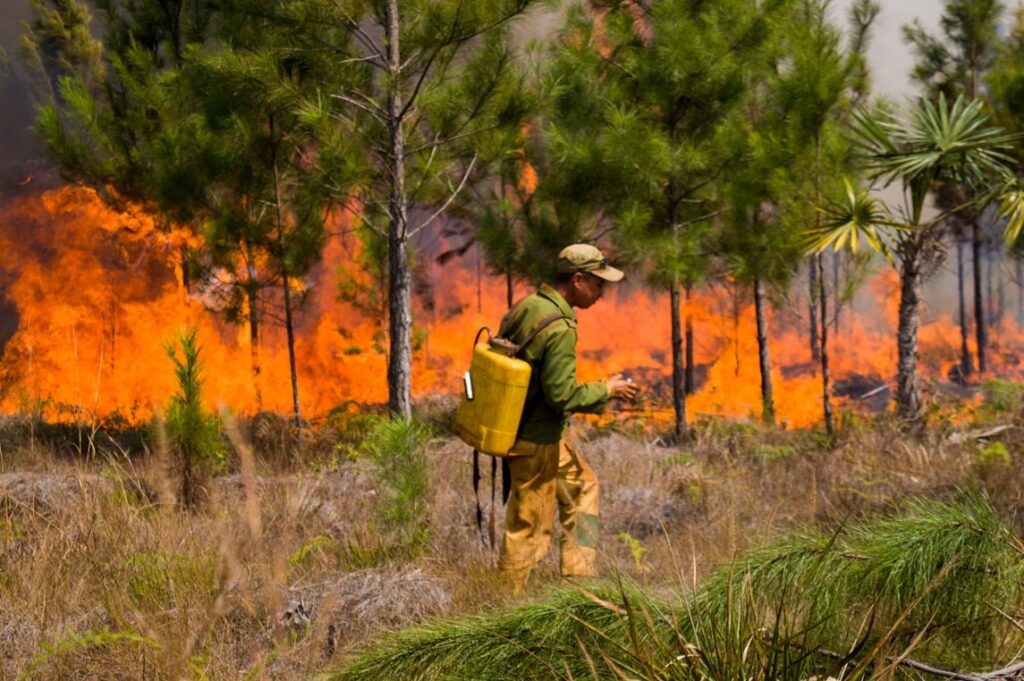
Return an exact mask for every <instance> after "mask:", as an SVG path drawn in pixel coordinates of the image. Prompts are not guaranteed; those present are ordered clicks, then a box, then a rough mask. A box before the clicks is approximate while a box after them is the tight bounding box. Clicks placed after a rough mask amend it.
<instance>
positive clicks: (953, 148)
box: [810, 94, 1024, 427]
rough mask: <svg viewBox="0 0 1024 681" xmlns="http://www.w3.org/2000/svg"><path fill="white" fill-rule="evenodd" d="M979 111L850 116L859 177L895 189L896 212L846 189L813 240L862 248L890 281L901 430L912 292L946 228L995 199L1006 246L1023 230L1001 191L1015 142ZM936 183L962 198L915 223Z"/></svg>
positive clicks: (959, 103) (1020, 216) (914, 422)
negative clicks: (949, 185)
mask: <svg viewBox="0 0 1024 681" xmlns="http://www.w3.org/2000/svg"><path fill="white" fill-rule="evenodd" d="M987 121H988V114H987V113H986V112H985V111H983V109H982V102H981V101H980V100H977V99H973V100H968V99H966V98H964V97H962V96H960V97H957V99H956V101H954V102H953V103H952V105H950V104H949V103H948V102H947V101H946V98H945V96H944V95H942V94H940V95H939V98H938V101H937V102H932V101H928V100H918V101H917V102H915V103H914V104H912V105H910V106H909V107H908V108H907V109H906V110H904V111H892V110H881V111H879V112H877V113H875V114H873V115H872V114H868V113H865V112H863V111H861V112H858V113H857V114H856V115H855V116H854V124H853V133H854V139H855V147H856V150H857V152H858V155H859V156H860V157H861V159H862V160H863V162H864V166H865V170H866V172H867V177H868V178H869V179H870V180H871V182H872V184H873V185H874V186H875V187H877V188H882V187H887V186H889V185H891V184H892V183H894V182H897V181H898V182H899V183H900V186H901V188H902V191H903V204H902V205H901V206H898V207H897V209H896V210H893V208H892V207H891V206H889V205H887V204H886V203H884V202H883V201H881V200H879V199H877V198H874V197H872V196H871V195H870V194H868V193H864V192H858V191H856V190H854V189H853V187H852V186H850V185H847V192H846V196H845V197H844V198H843V199H842V200H841V201H836V202H833V203H832V204H831V205H830V206H829V207H828V208H826V209H825V212H826V214H827V220H826V221H825V222H824V224H823V226H822V227H821V228H820V229H818V230H815V231H814V232H813V234H812V239H811V241H810V250H811V251H812V252H819V253H820V252H821V251H824V250H825V249H827V248H829V247H831V248H833V249H834V250H837V251H838V250H840V249H843V248H849V249H850V250H854V251H855V250H858V248H859V247H860V244H861V243H862V242H867V244H868V245H869V246H871V247H872V248H874V249H875V250H877V251H879V252H881V253H882V254H883V255H885V256H886V259H887V260H888V261H889V263H890V264H891V265H892V266H893V267H894V268H896V270H897V272H898V273H899V277H900V302H899V328H898V339H897V343H898V357H899V366H898V370H897V378H896V404H897V414H898V415H899V417H900V418H901V419H902V420H903V421H904V422H905V423H906V424H908V425H910V426H915V427H916V426H920V425H921V424H922V423H923V410H922V405H921V391H920V387H919V385H918V378H917V330H918V327H919V325H920V311H919V302H920V297H921V284H922V282H923V280H924V277H925V276H927V275H928V274H929V273H930V272H931V271H933V270H934V268H935V267H936V266H937V265H938V264H939V262H940V261H941V259H942V256H943V249H942V246H941V244H942V239H943V236H944V232H945V229H946V224H947V218H948V217H950V216H951V215H953V214H956V213H961V212H963V211H966V210H969V209H972V208H977V207H980V206H984V205H986V204H988V203H991V202H992V201H994V200H995V199H997V198H1002V201H1003V213H1004V214H1005V215H1008V216H1009V217H1010V223H1009V224H1008V225H1007V237H1008V238H1009V236H1010V233H1011V232H1013V234H1014V235H1015V234H1016V233H1017V232H1019V231H1020V225H1021V222H1024V194H1022V193H1021V192H1013V191H1009V188H1010V186H1011V185H1010V183H1011V182H1012V181H1013V180H1012V178H1013V173H1012V171H1011V167H1012V164H1013V159H1012V158H1011V156H1010V155H1009V151H1010V149H1011V145H1012V143H1013V142H1015V141H1016V140H1017V139H1018V136H1016V135H1009V134H1006V133H1004V132H1003V130H1002V129H1001V128H998V127H994V126H989V125H987ZM943 182H954V183H957V184H959V185H960V186H967V187H970V188H971V189H972V191H970V192H965V196H968V197H970V198H968V199H965V200H964V202H963V203H961V204H960V205H957V206H955V207H952V208H949V209H948V210H944V211H942V212H939V213H937V214H935V215H930V216H927V217H926V215H925V202H926V199H927V197H928V195H929V194H930V193H931V192H932V191H933V190H934V189H936V188H937V187H938V186H939V185H940V184H941V183H943Z"/></svg>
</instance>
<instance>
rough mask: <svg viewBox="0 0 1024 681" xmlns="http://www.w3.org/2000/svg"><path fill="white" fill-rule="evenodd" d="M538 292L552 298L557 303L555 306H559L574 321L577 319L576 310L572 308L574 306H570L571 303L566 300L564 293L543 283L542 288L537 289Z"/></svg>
mask: <svg viewBox="0 0 1024 681" xmlns="http://www.w3.org/2000/svg"><path fill="white" fill-rule="evenodd" d="M537 294H538V295H540V296H543V297H544V298H547V299H548V300H550V301H551V302H552V303H554V304H555V307H557V308H558V310H559V312H561V313H562V314H564V315H565V316H566V317H568V318H569V319H571V320H572V321H576V312H575V311H574V310H573V309H572V306H570V305H569V303H567V302H565V298H563V297H562V294H561V293H559V292H558V291H556V290H555V289H554V288H552V287H551V286H549V285H548V284H541V285H540V288H539V289H537Z"/></svg>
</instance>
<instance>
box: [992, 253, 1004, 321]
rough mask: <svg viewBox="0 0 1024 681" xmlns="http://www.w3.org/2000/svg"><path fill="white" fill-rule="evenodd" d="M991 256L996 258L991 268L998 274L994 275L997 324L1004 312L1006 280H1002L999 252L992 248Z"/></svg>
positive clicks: (1001, 319)
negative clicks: (994, 264)
mask: <svg viewBox="0 0 1024 681" xmlns="http://www.w3.org/2000/svg"><path fill="white" fill-rule="evenodd" d="M992 258H993V259H994V260H996V261H997V262H996V266H995V267H994V268H993V269H995V271H996V272H999V273H1000V275H999V276H997V277H996V299H997V304H996V317H995V324H996V326H999V325H1000V324H1002V323H1003V316H1004V315H1005V314H1006V282H1004V281H1003V277H1002V271H1003V263H1002V258H1001V257H1000V254H999V253H997V252H996V251H995V249H993V252H992Z"/></svg>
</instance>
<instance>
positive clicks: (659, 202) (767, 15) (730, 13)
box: [542, 0, 787, 439]
mask: <svg viewBox="0 0 1024 681" xmlns="http://www.w3.org/2000/svg"><path fill="white" fill-rule="evenodd" d="M786 4H787V2H785V1H783V0H773V1H771V2H766V3H758V4H752V3H748V2H740V1H738V0H716V1H714V2H697V1H685V2H671V3H653V4H651V5H647V4H644V3H638V2H626V3H618V2H593V3H591V6H590V7H589V8H573V9H571V10H570V11H569V12H567V15H566V21H565V24H564V27H563V29H562V31H561V33H560V37H559V42H558V44H557V47H556V49H555V52H554V54H553V56H552V65H551V67H550V71H549V73H548V78H549V80H550V82H551V83H553V84H554V86H555V87H554V88H553V89H552V90H551V92H552V94H551V99H552V101H553V103H554V112H555V113H554V114H553V115H552V116H551V117H550V118H549V119H548V121H547V123H546V126H545V130H544V149H545V153H546V154H548V155H549V156H550V157H551V158H552V159H553V162H552V163H551V170H550V172H549V176H550V177H549V181H548V185H547V189H548V190H549V191H550V195H551V196H553V197H557V201H556V203H557V206H558V208H557V214H558V215H559V218H560V220H559V222H560V224H577V225H581V228H580V229H581V231H583V232H584V233H590V234H601V233H603V232H610V233H611V236H612V238H613V240H614V242H615V243H616V244H617V245H618V247H619V250H620V251H621V252H622V253H623V254H624V256H625V257H626V258H627V259H628V260H629V261H631V263H632V264H634V265H635V267H636V268H637V269H639V270H640V271H645V272H646V273H647V278H648V281H649V283H650V284H652V285H653V286H655V287H657V288H659V289H661V290H665V291H667V292H668V293H669V305H670V314H671V333H672V337H671V341H670V343H671V347H672V402H673V408H674V411H675V417H676V418H675V436H676V437H677V438H679V439H682V438H685V437H686V436H687V434H688V433H687V418H686V401H685V395H686V376H687V371H689V372H692V369H693V367H692V330H691V331H690V333H689V334H688V335H689V342H687V347H686V348H685V350H684V348H683V339H684V337H685V336H684V326H686V323H685V322H684V321H683V319H682V315H681V307H682V294H683V291H684V290H690V289H692V287H694V286H696V285H699V283H700V282H701V281H702V280H703V279H704V278H705V277H706V276H707V275H708V272H709V269H708V267H709V261H710V260H711V259H710V258H709V257H708V254H709V252H710V250H711V242H712V238H711V235H712V232H713V229H712V228H713V220H714V217H715V216H716V215H717V214H718V212H719V211H720V206H719V203H718V198H719V197H718V196H717V193H716V192H715V191H714V188H715V186H716V183H719V182H720V181H721V178H722V177H723V176H724V175H726V174H728V172H729V169H730V168H731V166H730V163H731V162H732V161H734V160H735V159H734V158H733V157H731V156H730V155H729V154H728V153H727V152H726V151H725V150H724V148H723V147H722V146H721V144H720V135H721V132H722V125H723V122H724V121H726V120H727V119H728V117H729V116H730V114H731V113H732V112H733V111H734V110H735V108H736V107H737V106H738V105H740V103H741V102H742V101H743V99H744V96H745V92H746V88H747V82H746V81H745V77H744V70H745V69H746V68H747V64H748V63H749V61H750V60H752V59H754V58H755V55H757V54H758V53H759V51H760V50H761V49H762V48H763V45H764V44H765V42H766V40H767V39H768V36H769V34H770V31H771V27H772V24H771V19H772V17H774V16H775V15H776V14H778V13H780V12H781V11H782V8H783V7H785V5H786ZM542 177H543V174H542ZM543 184H544V180H542V185H543ZM687 328H689V327H687ZM684 356H688V357H689V358H690V360H689V361H686V362H684ZM691 386H692V379H691Z"/></svg>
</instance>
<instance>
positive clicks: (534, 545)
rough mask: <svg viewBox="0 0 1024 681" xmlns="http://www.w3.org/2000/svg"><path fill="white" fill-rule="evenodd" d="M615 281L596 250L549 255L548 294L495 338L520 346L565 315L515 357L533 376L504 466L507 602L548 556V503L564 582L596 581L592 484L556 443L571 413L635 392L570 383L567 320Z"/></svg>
mask: <svg viewBox="0 0 1024 681" xmlns="http://www.w3.org/2000/svg"><path fill="white" fill-rule="evenodd" d="M622 277H623V273H622V272H621V271H620V270H617V269H615V268H614V267H610V266H609V265H608V264H607V262H606V261H605V258H604V255H603V254H602V253H601V251H600V250H599V249H597V248H596V247H594V246H591V245H589V244H574V245H572V246H568V247H567V248H565V249H563V250H562V252H561V253H559V254H558V264H557V276H556V279H555V284H554V286H548V285H546V284H545V285H542V286H541V287H540V289H538V290H537V292H536V293H534V294H532V295H530V296H528V297H527V298H525V299H523V300H522V301H520V302H519V303H517V304H516V305H515V306H513V307H512V309H511V310H509V311H508V313H507V314H506V315H505V319H503V320H502V333H501V335H502V336H503V337H504V338H507V339H508V340H510V341H512V342H514V343H519V342H521V341H522V340H523V339H524V338H525V337H526V335H527V334H528V333H529V332H530V330H531V329H532V328H533V327H534V326H535V325H536V324H537V322H538V321H539V320H541V319H544V318H545V317H548V316H550V315H551V314H553V313H555V312H561V313H562V314H563V315H565V317H564V319H559V320H558V321H555V322H553V323H551V324H549V325H548V326H547V327H545V328H544V330H543V331H541V332H540V333H538V334H537V336H536V337H535V338H534V339H533V340H532V341H531V342H530V343H529V344H528V345H527V346H526V348H524V350H523V351H522V354H521V355H520V356H521V357H522V358H523V359H524V360H526V361H527V362H529V363H530V366H531V368H532V372H531V375H530V385H529V388H528V389H527V394H526V406H525V407H524V409H523V419H522V422H521V424H520V426H519V433H518V436H517V440H516V443H515V444H514V445H513V446H512V450H511V451H510V453H509V458H508V459H507V461H508V464H509V468H510V470H511V474H512V485H511V494H510V496H509V500H508V511H507V513H506V518H505V535H504V538H503V541H502V544H501V554H500V557H499V559H498V568H499V570H500V571H501V572H502V573H503V574H504V575H505V577H506V578H507V579H508V580H509V583H510V586H511V588H512V590H513V592H516V593H518V592H520V591H522V589H523V588H524V587H525V586H526V582H527V580H528V579H529V576H530V572H531V571H532V569H533V568H534V566H536V565H537V564H538V563H539V562H540V561H541V560H543V558H544V556H545V555H546V554H547V550H548V544H549V543H550V541H551V529H552V525H553V521H554V510H555V504H556V501H557V505H558V514H559V520H560V521H561V524H562V541H561V572H562V576H563V577H589V576H593V575H594V574H596V566H595V557H596V548H597V535H598V483H597V478H596V477H595V475H594V472H593V471H592V470H591V469H590V466H588V465H587V463H586V461H584V460H583V457H582V456H580V454H579V452H577V451H576V449H575V448H574V447H572V446H571V445H570V444H569V443H568V442H567V441H566V439H565V433H566V429H567V427H568V422H569V416H570V414H572V413H600V412H602V411H603V410H604V407H605V404H606V403H607V402H608V400H609V399H623V400H632V399H634V398H635V397H636V393H637V386H635V385H634V384H632V383H631V382H630V381H627V380H626V379H623V378H622V376H621V375H615V376H612V377H610V378H608V379H606V380H604V381H595V382H592V383H578V382H577V381H576V315H575V313H574V312H573V308H579V309H581V310H585V309H587V308H589V307H590V306H591V305H593V304H594V303H596V302H597V301H598V300H599V299H600V298H601V296H602V294H603V293H604V287H605V284H606V282H617V281H620V280H621V279H622Z"/></svg>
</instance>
